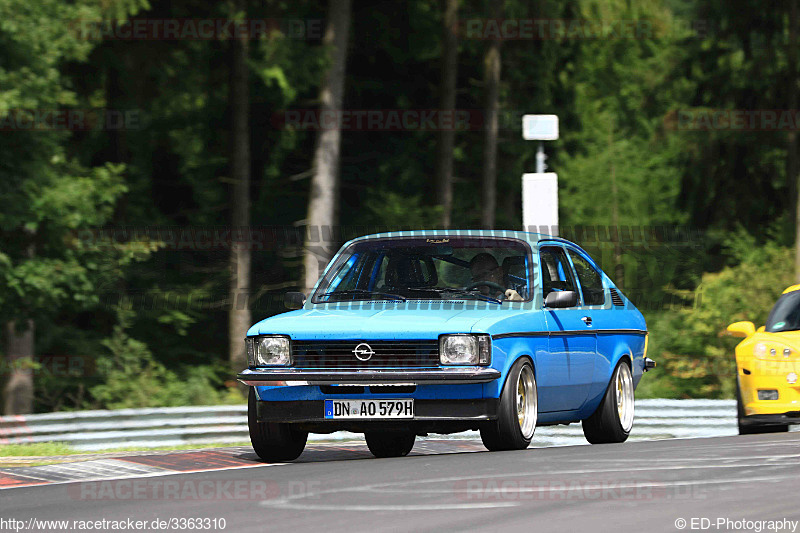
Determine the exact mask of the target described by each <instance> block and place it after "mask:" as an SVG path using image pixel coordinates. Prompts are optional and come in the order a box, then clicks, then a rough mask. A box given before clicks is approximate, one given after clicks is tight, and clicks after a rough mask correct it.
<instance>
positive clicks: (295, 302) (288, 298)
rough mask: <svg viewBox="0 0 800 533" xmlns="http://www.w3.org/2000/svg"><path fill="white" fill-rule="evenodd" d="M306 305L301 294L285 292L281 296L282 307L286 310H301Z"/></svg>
mask: <svg viewBox="0 0 800 533" xmlns="http://www.w3.org/2000/svg"><path fill="white" fill-rule="evenodd" d="M304 303H306V295H305V294H303V293H302V292H287V293H286V294H284V296H283V305H284V306H285V307H286V309H292V310H294V309H302V308H303V304H304Z"/></svg>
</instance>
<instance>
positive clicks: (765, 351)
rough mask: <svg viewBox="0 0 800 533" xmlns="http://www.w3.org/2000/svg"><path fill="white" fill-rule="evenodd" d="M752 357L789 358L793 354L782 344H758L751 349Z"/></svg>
mask: <svg viewBox="0 0 800 533" xmlns="http://www.w3.org/2000/svg"><path fill="white" fill-rule="evenodd" d="M753 355H754V356H756V357H757V358H759V359H772V358H775V357H779V356H783V357H785V358H789V357H792V356H793V355H794V353H793V352H792V349H791V348H789V347H788V346H784V345H782V344H778V343H774V342H766V343H765V342H759V343H758V344H756V345H755V346H754V347H753Z"/></svg>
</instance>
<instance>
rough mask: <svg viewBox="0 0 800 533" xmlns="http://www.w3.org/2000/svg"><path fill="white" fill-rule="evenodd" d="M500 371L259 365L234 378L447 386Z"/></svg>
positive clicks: (253, 382)
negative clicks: (312, 367) (311, 367)
mask: <svg viewBox="0 0 800 533" xmlns="http://www.w3.org/2000/svg"><path fill="white" fill-rule="evenodd" d="M500 376H501V374H500V371H499V370H496V369H494V368H490V367H485V366H465V367H441V368H420V369H391V368H386V369H378V368H375V369H336V370H312V369H304V368H260V369H256V370H251V369H248V370H244V371H242V372H241V373H240V374H239V375H238V376H236V377H237V379H238V380H239V381H240V382H242V383H244V384H245V385H248V386H251V387H263V386H273V387H276V386H302V385H351V384H352V385H397V384H408V385H448V384H453V385H456V384H469V383H489V382H491V381H494V380H495V379H498V378H499V377H500Z"/></svg>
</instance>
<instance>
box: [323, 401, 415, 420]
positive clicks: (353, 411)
mask: <svg viewBox="0 0 800 533" xmlns="http://www.w3.org/2000/svg"><path fill="white" fill-rule="evenodd" d="M325 418H350V419H353V418H359V419H370V420H390V419H396V418H414V400H413V399H410V398H405V399H402V400H325Z"/></svg>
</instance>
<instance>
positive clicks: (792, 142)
mask: <svg viewBox="0 0 800 533" xmlns="http://www.w3.org/2000/svg"><path fill="white" fill-rule="evenodd" d="M797 18H798V14H797V0H791V5H790V7H789V46H788V47H787V50H786V52H787V53H786V56H787V61H788V62H789V69H788V75H789V90H788V100H789V101H788V102H787V104H788V108H789V109H791V110H792V112H794V111H795V110H796V109H797V23H798V20H797ZM787 135H788V138H787V146H786V182H787V183H788V184H789V192H790V196H789V198H791V200H792V201H793V202H794V212H795V224H796V231H795V260H794V267H795V279H796V280H797V281H798V282H800V197H798V194H800V183H798V180H799V179H800V173H799V172H798V168H797V166H798V165H797V132H796V131H794V130H792V129H790V130H789V132H788V134H787ZM790 205H791V204H790Z"/></svg>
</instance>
